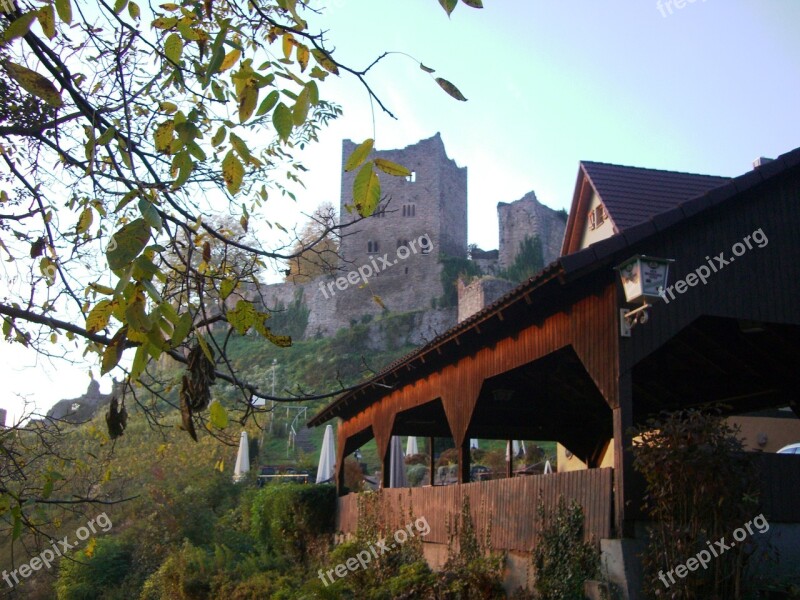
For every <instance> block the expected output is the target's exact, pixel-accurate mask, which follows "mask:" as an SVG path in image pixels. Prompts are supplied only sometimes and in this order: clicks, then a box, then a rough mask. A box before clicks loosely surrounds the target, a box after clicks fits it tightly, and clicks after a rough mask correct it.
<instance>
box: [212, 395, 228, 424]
mask: <svg viewBox="0 0 800 600" xmlns="http://www.w3.org/2000/svg"><path fill="white" fill-rule="evenodd" d="M208 420H209V421H211V424H212V425H213V426H214V427H216V428H217V429H225V428H226V427H227V426H228V411H227V410H225V407H224V406H222V404H220V402H219V400H214V401H213V402H212V403H211V404H209V406H208Z"/></svg>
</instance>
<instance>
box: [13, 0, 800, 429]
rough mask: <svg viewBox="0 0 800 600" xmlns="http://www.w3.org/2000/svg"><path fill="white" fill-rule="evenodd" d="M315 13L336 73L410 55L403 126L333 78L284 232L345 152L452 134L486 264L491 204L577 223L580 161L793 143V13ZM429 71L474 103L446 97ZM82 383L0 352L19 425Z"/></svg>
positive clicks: (336, 3) (653, 8)
mask: <svg viewBox="0 0 800 600" xmlns="http://www.w3.org/2000/svg"><path fill="white" fill-rule="evenodd" d="M321 4H324V5H325V6H327V9H326V14H325V15H324V17H323V18H322V19H318V20H316V28H322V29H325V30H327V31H328V39H329V41H330V47H332V48H335V50H336V57H337V60H339V61H340V62H342V63H345V64H348V65H350V66H352V67H354V68H364V67H366V66H367V65H368V64H370V63H371V62H372V60H373V59H374V58H376V57H377V56H379V55H380V54H381V53H383V52H384V51H393V52H397V53H404V54H391V55H389V56H387V57H386V58H385V59H383V60H382V61H381V62H379V63H378V64H377V65H376V66H375V67H374V68H373V69H372V70H371V71H370V73H369V82H370V85H371V86H372V87H373V90H374V91H375V93H376V94H377V95H378V96H379V97H380V98H381V99H382V101H383V102H384V103H385V104H386V106H387V107H388V108H389V109H390V110H391V111H392V112H393V113H394V114H395V115H396V116H397V119H392V118H390V117H388V116H386V115H385V114H383V113H382V112H381V111H380V109H379V108H377V107H373V106H371V104H370V101H369V98H368V95H367V93H366V91H365V90H364V88H363V86H361V84H360V83H359V82H358V81H357V80H356V79H355V78H353V77H350V76H345V75H342V76H341V77H338V78H337V77H329V78H328V80H327V81H326V83H325V85H323V86H322V87H321V91H322V96H323V97H325V98H327V99H329V100H333V101H336V102H338V103H339V104H341V105H342V107H343V109H344V116H343V117H342V118H341V119H339V120H337V121H336V122H335V123H334V124H333V125H332V126H330V127H329V128H328V129H327V130H325V131H323V132H322V134H321V136H322V139H321V142H320V143H319V144H317V145H316V147H314V148H312V149H310V150H308V151H307V152H306V153H305V155H304V156H303V160H304V163H305V165H306V167H308V168H309V172H308V173H307V176H306V179H305V184H306V187H305V189H297V190H295V191H296V193H297V202H296V203H294V202H292V201H290V200H288V199H286V198H280V197H277V196H276V197H274V198H272V199H270V200H269V201H268V204H267V208H268V209H269V210H270V211H271V212H270V215H274V216H275V218H276V220H280V222H281V223H282V224H283V225H291V224H293V223H296V222H297V221H298V219H300V220H302V216H301V214H302V213H310V212H312V211H313V210H314V208H315V207H316V206H317V205H318V204H319V203H321V202H323V201H330V202H332V203H333V204H334V206H337V207H338V204H339V190H340V169H341V143H342V139H344V138H349V139H352V140H355V141H361V140H363V139H365V138H369V137H374V138H375V140H376V142H375V143H376V147H377V148H379V149H388V148H402V147H404V146H407V145H410V144H413V143H415V142H417V141H418V140H420V139H423V138H428V137H431V136H433V135H434V134H436V133H437V132H439V133H441V135H442V139H443V141H444V144H445V147H446V149H447V152H448V155H449V156H450V157H451V158H453V159H454V160H455V161H456V162H457V163H458V164H459V166H466V167H467V169H468V203H469V233H468V237H469V242H470V243H477V244H478V245H479V246H480V247H482V248H484V249H492V248H496V247H497V208H496V207H497V203H498V202H511V201H514V200H517V199H519V198H521V197H522V196H524V195H525V194H526V193H527V192H530V191H535V192H536V195H537V197H538V198H539V200H540V201H541V202H543V203H544V204H546V205H548V206H550V207H552V208H555V209H560V208H565V209H569V206H570V204H571V202H572V195H573V188H574V185H575V179H576V176H577V172H578V163H579V161H581V160H593V161H600V162H609V163H615V164H623V165H632V166H640V167H651V168H659V169H669V170H676V171H686V172H694V173H707V174H712V175H724V176H736V175H739V174H741V173H744V172H745V171H747V170H749V169H750V168H752V161H753V160H754V159H756V158H757V157H759V156H766V157H774V156H777V155H778V154H781V153H784V152H787V151H789V150H792V149H794V148H795V147H798V146H800V110H799V109H798V107H800V36H797V27H798V24H800V2H798V1H797V0H694V1H691V0H685V2H681V1H680V0H671V1H668V0H661V2H657V0H635V1H634V0H580V1H579V0H558V1H553V0H484V5H485V8H484V9H483V10H476V9H472V8H470V7H468V6H466V5H464V4H460V5H459V6H458V7H457V8H456V10H455V11H454V12H453V14H452V15H451V17H450V18H448V17H447V15H446V14H445V12H444V11H443V10H442V9H441V7H440V6H439V4H438V2H437V0H402V1H399V0H332V1H331V2H317V5H321ZM678 6H682V7H681V8H678ZM309 20H310V21H311V19H309ZM311 22H312V23H313V22H314V21H311ZM407 55H409V56H411V57H413V58H410V57H409V56H407ZM420 61H421V62H423V63H424V64H425V65H427V66H429V67H431V68H434V69H435V70H436V73H435V74H434V75H435V76H440V77H444V78H445V79H448V80H449V81H451V82H453V83H454V84H455V85H456V86H457V87H458V88H459V89H460V90H461V92H462V93H463V94H464V96H466V97H467V98H468V101H467V102H457V101H455V100H453V99H451V98H450V97H449V96H447V95H446V94H445V93H444V92H443V91H442V90H441V89H439V87H438V86H437V84H436V83H435V82H434V80H433V79H432V77H431V76H430V75H427V74H426V73H425V72H423V71H422V70H420V68H419V62H420ZM373 108H374V111H373ZM89 368H90V367H89V365H81V366H78V367H72V366H67V365H64V364H63V363H60V362H58V361H55V362H52V363H51V362H50V361H47V360H41V359H38V360H37V358H36V357H35V356H34V355H33V354H32V353H30V352H26V351H25V350H24V349H22V348H21V347H19V346H18V345H14V346H9V345H8V344H7V343H5V342H1V341H0V384H1V385H0V389H2V392H0V408H7V409H9V410H10V411H11V412H12V413H13V414H18V413H19V412H20V405H21V400H20V398H19V395H23V396H26V397H28V398H29V399H30V400H31V401H33V402H35V403H36V405H37V408H38V409H39V410H46V409H47V408H48V407H49V406H50V405H52V404H53V403H54V402H55V401H57V400H59V399H61V398H73V397H76V396H79V395H80V394H81V393H83V391H85V389H86V387H87V385H88V382H89V375H88V374H89ZM102 388H103V389H104V390H107V389H108V388H110V382H109V381H103V382H102Z"/></svg>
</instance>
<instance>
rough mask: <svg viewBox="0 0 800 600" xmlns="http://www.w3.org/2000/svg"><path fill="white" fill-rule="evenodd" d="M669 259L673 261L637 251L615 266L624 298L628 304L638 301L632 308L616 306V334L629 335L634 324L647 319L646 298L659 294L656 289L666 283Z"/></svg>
mask: <svg viewBox="0 0 800 600" xmlns="http://www.w3.org/2000/svg"><path fill="white" fill-rule="evenodd" d="M671 262H675V261H674V260H673V259H671V258H655V257H653V256H645V255H643V254H638V255H634V256H632V257H631V258H629V259H628V260H626V261H625V262H623V263H622V264H621V265H619V266H617V267H615V268H616V270H617V271H618V272H619V277H620V280H621V281H622V289H623V290H624V291H625V301H626V302H627V303H628V304H641V306H639V307H638V308H634V309H633V310H627V309H625V308H622V309H620V335H622V336H623V337H630V335H631V333H630V331H631V328H632V327H633V326H634V325H637V324H644V323H647V320H648V318H649V315H648V312H647V309H648V308H650V307H651V306H652V304H650V302H651V301H655V300H656V298H659V297H660V296H661V293H660V292H661V291H662V290H664V289H665V288H666V287H667V278H668V276H669V263H671Z"/></svg>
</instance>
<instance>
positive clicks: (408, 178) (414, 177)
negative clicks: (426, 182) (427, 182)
mask: <svg viewBox="0 0 800 600" xmlns="http://www.w3.org/2000/svg"><path fill="white" fill-rule="evenodd" d="M406 181H407V182H408V183H417V172H416V171H411V175H408V176H406Z"/></svg>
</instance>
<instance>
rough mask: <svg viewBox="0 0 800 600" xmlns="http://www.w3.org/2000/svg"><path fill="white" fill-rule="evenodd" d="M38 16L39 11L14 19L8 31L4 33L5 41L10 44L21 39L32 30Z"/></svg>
mask: <svg viewBox="0 0 800 600" xmlns="http://www.w3.org/2000/svg"><path fill="white" fill-rule="evenodd" d="M37 15H38V11H35V10H33V11H30V12H27V13H25V14H24V15H22V16H21V17H18V18H16V19H14V20H13V21H12V22H11V25H9V26H8V27H7V28H6V30H5V31H4V32H3V41H4V42H6V43H8V42H10V41H11V40H15V39H17V38H21V37H22V36H24V35H25V34H26V33H28V32H29V31H30V29H31V25H32V24H33V21H34V19H36V16H37Z"/></svg>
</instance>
